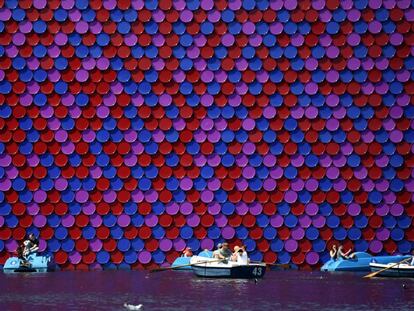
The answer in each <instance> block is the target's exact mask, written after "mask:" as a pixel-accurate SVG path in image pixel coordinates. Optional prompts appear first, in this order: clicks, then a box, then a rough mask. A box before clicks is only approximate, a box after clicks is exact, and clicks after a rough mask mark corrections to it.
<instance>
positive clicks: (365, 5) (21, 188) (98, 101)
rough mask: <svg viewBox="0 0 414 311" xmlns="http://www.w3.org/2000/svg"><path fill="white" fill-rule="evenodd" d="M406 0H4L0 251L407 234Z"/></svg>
mask: <svg viewBox="0 0 414 311" xmlns="http://www.w3.org/2000/svg"><path fill="white" fill-rule="evenodd" d="M413 95H414V2H413V1H408V0H401V1H394V0H384V1H380V0H356V1H350V0H343V1H338V0H327V1H324V0H315V1H309V0H300V1H296V0H286V1H282V0H271V1H267V0H256V1H254V0H244V1H241V0H230V1H222V0H217V1H212V0H201V1H199V0H188V1H184V0H177V1H171V0H162V1H142V0H132V1H129V0H119V1H114V0H103V1H101V0H91V1H87V0H62V1H60V0H48V1H46V0H19V1H17V0H0V265H1V264H3V263H4V262H5V260H6V259H7V258H8V257H9V256H11V255H12V254H13V253H14V252H15V251H16V248H17V246H18V245H19V244H20V243H22V240H23V239H24V238H25V236H26V235H27V234H29V233H34V234H35V235H36V236H37V237H39V239H40V248H41V250H42V251H48V252H51V253H53V255H54V258H55V261H56V262H57V263H58V264H59V265H60V266H61V268H62V269H101V268H104V269H111V268H148V267H152V266H156V265H167V264H169V263H171V262H172V261H173V260H174V259H175V258H176V257H177V256H179V255H180V253H181V252H182V250H183V249H184V248H185V247H186V246H189V247H191V248H192V249H193V251H194V252H196V253H197V252H198V251H200V250H202V249H209V250H211V249H213V248H214V247H215V246H216V245H217V243H219V242H222V241H224V240H227V241H229V242H230V244H231V245H236V244H237V245H240V244H245V245H246V246H247V250H248V252H249V255H250V257H251V259H253V260H259V261H266V262H280V263H292V264H294V265H297V266H298V267H300V268H303V269H309V268H317V267H318V266H320V265H321V263H323V262H325V261H326V260H327V259H328V257H329V255H328V251H329V248H330V247H331V246H332V245H333V244H342V245H344V246H345V249H349V248H353V249H354V251H367V252H369V253H372V254H374V255H378V254H394V253H404V254H406V253H409V252H411V251H412V249H413V248H414V246H413V245H414V244H413V242H414V227H413V225H412V224H413V216H414V203H413V201H414V200H413V191H414V173H413V166H414V155H413V151H414V147H413V142H414V121H413V119H414V97H413Z"/></svg>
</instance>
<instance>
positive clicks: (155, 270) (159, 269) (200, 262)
mask: <svg viewBox="0 0 414 311" xmlns="http://www.w3.org/2000/svg"><path fill="white" fill-rule="evenodd" d="M222 260H224V259H216V260H206V261H199V262H195V263H189V264H186V265H179V266H174V267H172V266H171V267H162V268H157V269H152V270H149V272H162V271H167V270H174V269H179V268H184V267H190V266H194V265H199V264H204V263H209V262H217V261H222Z"/></svg>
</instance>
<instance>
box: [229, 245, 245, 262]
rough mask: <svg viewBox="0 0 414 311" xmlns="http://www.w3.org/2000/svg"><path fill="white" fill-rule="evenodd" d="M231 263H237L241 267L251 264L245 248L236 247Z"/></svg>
mask: <svg viewBox="0 0 414 311" xmlns="http://www.w3.org/2000/svg"><path fill="white" fill-rule="evenodd" d="M231 261H233V262H237V263H238V264H239V265H247V264H248V263H249V257H248V256H247V252H246V250H245V249H244V247H243V246H242V247H239V246H237V245H236V246H235V247H234V253H233V255H232V256H231Z"/></svg>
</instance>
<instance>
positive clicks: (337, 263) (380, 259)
mask: <svg viewBox="0 0 414 311" xmlns="http://www.w3.org/2000/svg"><path fill="white" fill-rule="evenodd" d="M409 257H410V256H408V255H395V256H371V255H370V254H368V253H364V252H356V253H355V258H354V259H337V260H333V259H330V260H329V261H327V262H326V263H325V264H324V265H323V266H322V267H321V271H329V272H338V271H353V272H358V271H359V272H368V271H371V268H370V266H369V264H370V263H371V262H377V263H381V264H388V263H391V262H399V261H401V260H404V259H406V258H409Z"/></svg>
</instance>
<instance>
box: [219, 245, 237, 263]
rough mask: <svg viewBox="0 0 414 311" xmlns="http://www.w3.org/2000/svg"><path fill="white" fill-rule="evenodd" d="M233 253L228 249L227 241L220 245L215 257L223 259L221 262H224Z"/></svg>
mask: <svg viewBox="0 0 414 311" xmlns="http://www.w3.org/2000/svg"><path fill="white" fill-rule="evenodd" d="M232 255H233V253H232V252H231V250H230V249H229V243H227V242H225V243H223V244H222V245H221V249H220V251H219V252H218V254H217V259H224V260H223V262H224V263H226V260H227V259H229V258H231V256H232Z"/></svg>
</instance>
